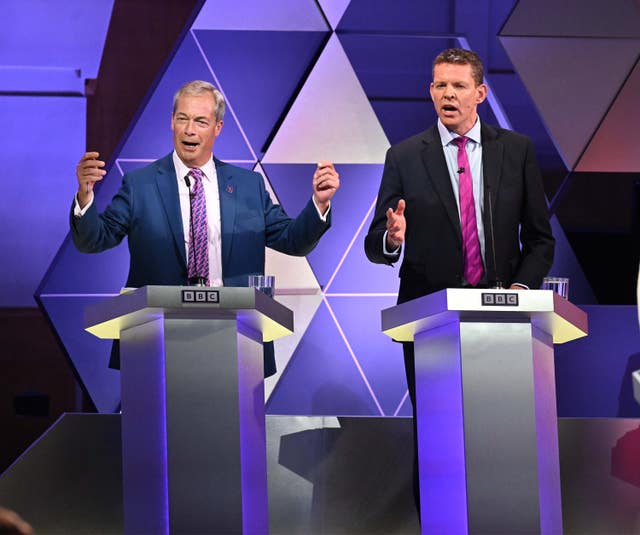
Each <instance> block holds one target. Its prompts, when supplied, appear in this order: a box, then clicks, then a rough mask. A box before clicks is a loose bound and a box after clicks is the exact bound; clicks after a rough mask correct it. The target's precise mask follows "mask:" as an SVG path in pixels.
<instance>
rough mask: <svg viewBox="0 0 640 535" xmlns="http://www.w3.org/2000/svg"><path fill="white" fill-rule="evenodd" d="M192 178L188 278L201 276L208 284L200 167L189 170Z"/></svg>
mask: <svg viewBox="0 0 640 535" xmlns="http://www.w3.org/2000/svg"><path fill="white" fill-rule="evenodd" d="M189 175H191V177H192V178H193V186H192V189H191V195H190V199H191V226H190V229H189V238H190V239H189V264H188V265H189V273H188V275H189V279H191V278H193V277H202V278H203V279H205V280H206V285H207V286H209V239H208V233H207V200H206V199H205V196H204V188H203V186H202V180H203V179H204V174H203V173H202V171H201V170H200V169H198V168H197V167H196V168H193V169H191V170H190V171H189Z"/></svg>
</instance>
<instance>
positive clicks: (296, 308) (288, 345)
mask: <svg viewBox="0 0 640 535" xmlns="http://www.w3.org/2000/svg"><path fill="white" fill-rule="evenodd" d="M277 283H278V281H277V280H276V284H277ZM275 299H276V301H278V302H279V303H282V304H283V305H284V306H286V307H287V308H289V309H291V310H292V311H293V318H294V332H293V334H291V335H289V336H283V337H282V338H278V339H277V340H276V341H275V342H274V352H275V357H276V370H277V372H276V374H275V375H272V376H271V377H267V378H266V379H265V380H264V390H265V399H266V400H268V399H269V397H270V396H271V393H272V392H273V389H274V388H275V386H276V384H277V383H278V381H280V378H281V377H282V376H283V374H284V371H285V370H286V369H287V366H288V365H289V361H290V360H291V357H292V356H293V354H294V352H295V350H296V348H297V347H298V344H299V343H300V340H302V337H303V336H304V334H305V333H306V332H307V328H308V327H309V324H310V323H311V320H312V319H313V316H314V315H315V313H316V310H318V307H319V306H320V303H322V299H323V298H322V294H321V293H320V292H318V293H317V294H315V295H300V294H289V295H282V294H278V293H277V289H276V297H275Z"/></svg>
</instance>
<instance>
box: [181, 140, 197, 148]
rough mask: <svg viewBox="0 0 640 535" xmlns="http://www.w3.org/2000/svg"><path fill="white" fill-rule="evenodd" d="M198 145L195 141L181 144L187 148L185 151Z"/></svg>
mask: <svg viewBox="0 0 640 535" xmlns="http://www.w3.org/2000/svg"><path fill="white" fill-rule="evenodd" d="M198 145H199V143H196V142H195V141H183V142H182V146H183V147H185V148H187V149H195V148H196V147H197V146H198Z"/></svg>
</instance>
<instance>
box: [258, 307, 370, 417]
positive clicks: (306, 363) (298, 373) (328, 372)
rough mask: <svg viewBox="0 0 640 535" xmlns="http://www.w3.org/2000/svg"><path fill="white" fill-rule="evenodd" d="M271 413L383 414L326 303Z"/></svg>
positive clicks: (291, 364)
mask: <svg viewBox="0 0 640 535" xmlns="http://www.w3.org/2000/svg"><path fill="white" fill-rule="evenodd" d="M267 413H268V414H289V415H305V416H321V415H335V416H380V410H379V409H378V407H377V405H376V402H375V400H374V398H373V397H372V396H371V393H370V392H369V390H368V388H367V384H366V382H365V381H364V379H363V377H362V375H361V374H360V371H359V370H358V367H357V365H356V363H355V361H354V360H353V358H352V357H351V354H350V353H349V350H348V348H347V346H346V344H345V343H344V340H343V338H342V336H341V335H340V332H339V331H338V329H337V327H336V324H335V322H334V320H333V318H332V317H331V314H330V313H329V310H328V308H327V306H326V304H325V303H323V304H321V305H320V308H319V309H318V311H317V313H316V315H315V316H314V318H313V321H312V322H311V324H310V325H309V328H308V329H307V332H306V333H305V335H304V337H303V338H302V340H301V342H300V344H299V345H298V347H297V349H296V351H295V353H294V355H293V357H292V359H291V361H290V362H289V365H288V367H287V369H286V370H285V371H284V373H283V375H282V377H281V378H280V381H279V382H278V384H277V386H276V388H275V389H274V391H273V392H272V394H271V397H270V398H269V401H268V403H267Z"/></svg>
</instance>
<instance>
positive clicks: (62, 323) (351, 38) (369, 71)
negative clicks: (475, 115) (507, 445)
mask: <svg viewBox="0 0 640 535" xmlns="http://www.w3.org/2000/svg"><path fill="white" fill-rule="evenodd" d="M505 2H507V3H509V2H510V0H505ZM481 4H482V6H485V7H486V6H487V5H488V4H489V0H482V2H481ZM501 5H502V4H501ZM465 6H466V7H465ZM322 8H324V9H326V12H325V13H323V12H322V11H321V9H322ZM478 10H480V7H479V6H477V5H475V4H474V6H473V9H472V8H471V7H469V6H467V5H466V4H465V2H450V1H449V0H437V1H434V2H415V1H413V0H399V1H398V2H390V1H388V0H384V1H383V0H351V1H350V2H348V1H346V0H318V2H315V1H313V0H274V1H273V2H264V1H262V0H242V1H239V2H238V1H231V0H217V1H214V0H210V1H208V2H205V3H204V5H203V7H202V9H201V11H200V13H199V15H198V16H197V18H196V22H195V23H194V24H193V26H192V27H191V28H190V31H189V32H187V33H186V34H185V37H184V39H183V41H182V43H178V45H177V48H176V53H175V55H173V56H172V59H171V61H170V62H169V64H168V65H167V67H166V70H165V72H163V73H159V76H158V83H157V85H156V87H154V88H153V90H152V91H151V92H150V95H149V98H148V100H147V101H146V102H145V103H143V104H141V107H140V111H139V114H138V115H137V116H136V119H135V121H134V124H132V125H131V126H130V129H129V134H128V136H127V137H126V138H125V139H124V140H123V143H122V145H121V150H120V151H119V153H118V154H116V155H114V161H115V162H116V164H115V165H114V166H113V167H112V168H111V169H109V170H108V171H109V172H108V175H107V176H106V177H105V179H104V180H103V181H102V183H101V184H100V186H99V187H97V188H96V203H97V205H98V207H100V208H101V207H103V206H105V205H106V204H107V203H108V202H109V200H110V199H111V197H112V196H113V194H114V193H115V191H116V190H117V188H118V187H119V184H120V180H121V177H122V174H123V173H124V172H126V171H128V170H130V169H133V168H135V167H138V166H140V165H143V164H145V163H147V162H148V161H152V160H154V159H156V158H158V157H161V156H163V155H165V154H167V153H168V152H169V151H170V150H171V147H172V137H171V131H170V117H171V105H172V98H173V94H174V92H175V90H176V89H177V88H178V87H179V86H180V85H182V84H183V83H185V82H186V81H189V80H194V79H204V80H209V81H211V82H213V83H214V84H215V85H217V86H218V87H219V89H220V90H221V91H222V92H223V94H225V96H226V98H227V102H228V111H227V114H226V115H225V118H224V120H225V126H224V128H223V129H222V133H221V135H220V137H219V138H218V139H217V140H216V142H215V147H214V153H215V155H216V157H218V158H220V159H221V160H225V161H229V162H231V163H237V164H238V165H242V166H243V167H245V168H250V169H256V170H257V171H258V172H260V173H261V174H262V176H263V177H264V179H265V182H266V183H267V185H268V189H269V191H270V193H271V194H272V196H273V197H274V198H276V199H277V200H278V202H280V203H281V204H282V206H283V208H284V209H285V210H286V211H287V213H289V214H290V215H292V216H295V215H297V214H298V213H299V211H300V210H301V209H302V207H303V206H304V205H305V204H306V203H307V202H308V201H309V199H310V197H311V194H312V188H311V178H312V175H313V173H314V171H315V168H316V163H317V162H318V161H320V160H330V161H333V162H334V163H335V164H336V168H337V170H338V172H339V173H340V176H341V187H340V190H339V191H338V192H337V193H336V195H335V196H334V198H333V199H332V201H331V211H332V227H331V229H329V231H328V232H327V233H326V234H325V235H324V236H323V237H322V239H321V240H320V242H319V244H318V246H317V247H316V249H315V250H314V251H312V252H311V253H310V254H309V255H308V256H307V257H303V258H290V257H285V256H282V255H278V254H277V253H273V252H271V251H269V252H268V253H267V264H266V269H267V273H268V274H275V275H276V277H277V278H276V298H277V299H278V300H280V301H281V302H283V303H284V304H285V305H286V306H289V307H290V308H291V309H293V311H294V314H295V333H294V335H293V336H291V337H288V338H286V339H283V340H279V341H278V342H277V343H276V344H275V347H276V359H277V363H278V370H279V372H278V374H277V375H275V376H273V377H271V378H269V379H268V380H267V382H266V393H267V400H268V401H267V406H268V410H269V412H271V413H274V414H275V413H281V414H282V413H284V414H305V415H338V414H339V415H367V416H370V415H386V416H394V415H410V414H411V407H410V404H409V402H408V398H407V389H406V386H407V385H406V379H405V376H404V366H403V361H402V348H401V346H400V345H399V344H397V343H394V342H392V341H391V340H390V339H389V338H388V337H386V336H385V335H382V334H381V333H380V310H381V309H383V308H387V307H390V306H392V305H393V304H394V303H395V301H396V298H397V288H398V282H399V281H398V264H396V266H394V267H389V266H383V265H375V264H372V263H370V262H369V261H368V259H367V258H366V256H365V254H364V250H363V239H364V235H365V233H366V232H367V229H368V226H369V223H370V220H371V217H372V210H373V207H374V204H375V200H376V195H377V192H378V187H379V184H380V178H381V175H382V164H383V162H384V158H385V154H386V151H387V149H388V147H389V138H391V137H393V139H394V140H397V139H398V138H399V137H400V136H402V137H407V136H409V135H412V134H414V133H416V132H417V131H418V130H423V129H424V128H426V127H427V126H428V125H429V124H430V123H431V122H432V121H433V119H434V114H433V107H432V106H431V104H430V103H429V102H428V100H429V99H428V84H429V81H430V77H431V76H430V70H431V65H430V61H431V58H432V57H433V55H434V54H435V53H436V52H437V51H439V50H440V49H442V48H444V47H446V46H455V45H458V44H464V43H466V42H467V41H465V39H464V37H462V36H461V35H460V34H452V31H453V28H452V26H453V25H455V26H456V28H457V27H458V26H459V27H464V25H465V24H471V23H473V22H474V18H473V17H472V16H470V15H469V13H477V12H478ZM325 17H326V18H325ZM465 17H467V18H466V19H465V20H462V19H464V18H465ZM327 19H329V23H330V24H331V25H332V26H333V27H335V25H336V24H337V25H338V27H339V28H338V30H337V32H331V28H329V27H328V25H327ZM454 19H455V20H454ZM338 21H339V22H338ZM330 32H331V33H330ZM358 32H359V33H358ZM363 32H364V33H367V34H368V35H363ZM376 32H377V33H376ZM385 32H387V33H394V32H395V35H383V34H385ZM408 32H414V33H418V34H419V33H421V34H422V35H418V36H417V37H416V36H408V35H406V34H407V33H408ZM474 35H475V34H474ZM491 40H492V41H495V36H491ZM602 42H605V43H607V42H608V41H607V40H602ZM589 44H590V43H585V46H583V47H581V50H582V51H583V52H584V51H585V50H587V51H589V53H590V54H592V55H593V56H594V57H596V58H598V59H602V55H598V50H592V49H589V48H587V47H588V46H589ZM560 45H561V44H559V46H560ZM524 48H525V47H523V46H520V45H514V49H515V50H516V53H518V50H523V51H524ZM559 49H560V52H558V53H557V54H556V55H557V56H558V55H559V56H558V57H561V58H564V59H567V60H568V58H570V57H571V54H569V51H573V50H574V49H573V48H571V47H569V48H562V46H560V48H559ZM608 50H609V51H611V50H613V52H614V56H615V57H614V58H613V59H612V61H611V62H609V63H608V64H607V66H605V67H603V68H604V69H608V70H602V69H601V70H600V71H598V73H599V74H600V73H604V76H605V77H606V78H607V79H608V80H610V81H611V83H610V84H609V85H608V86H606V89H607V90H606V91H605V92H604V93H602V91H601V90H602V87H598V89H597V91H596V90H594V94H595V93H597V95H596V96H598V97H599V98H600V100H597V99H596V101H595V104H594V102H589V105H590V106H591V107H590V108H589V110H588V112H587V113H588V114H589V113H591V114H592V115H590V116H589V118H587V119H588V120H587V119H584V120H585V122H586V123H587V124H586V126H585V127H584V128H583V130H587V129H588V128H587V126H588V127H591V126H592V125H593V124H598V122H599V121H600V119H601V118H602V116H603V115H604V112H606V110H607V109H608V107H609V104H610V103H611V101H612V100H613V98H614V97H615V95H616V93H617V91H618V89H619V87H620V85H621V84H622V81H623V80H624V79H625V77H626V75H627V74H628V71H629V69H630V66H631V65H632V64H633V63H631V64H630V63H629V62H628V61H627V60H628V59H629V58H630V57H631V55H632V54H631V53H630V52H629V50H628V48H625V47H624V46H623V47H622V48H616V47H615V46H614V47H613V48H610V49H608ZM563 54H564V55H563ZM616 58H617V59H616ZM547 59H548V58H547ZM531 61H532V62H533V63H534V64H535V65H538V64H541V63H542V60H540V59H539V58H534V59H533V60H531ZM579 64H580V65H583V64H582V63H579ZM624 67H626V68H627V71H626V73H625V72H624ZM526 68H527V67H525V70H526ZM558 69H559V67H558V66H556V70H557V71H558V72H557V74H559V70H558ZM534 70H535V69H534ZM551 72H556V71H553V69H552V70H551ZM503 74H504V73H503ZM534 74H535V75H536V76H539V73H535V72H534V73H532V76H533V75H534ZM589 74H590V76H591V78H590V80H591V81H593V80H592V79H593V71H590V73H589ZM598 77H600V76H598ZM534 78H535V76H534ZM563 80H570V83H572V84H573V83H575V82H576V80H577V81H578V82H580V84H581V82H582V80H583V79H582V78H571V79H568V78H566V77H565V78H564V79H563ZM584 85H585V84H581V85H579V89H580V91H578V90H576V91H573V92H572V93H571V94H570V96H571V97H573V98H575V99H578V100H579V99H580V98H581V95H582V94H590V93H589V91H590V88H589V87H586V86H585V87H583V86H584ZM556 89H561V90H563V91H562V92H561V94H564V93H567V92H568V91H567V90H566V88H564V87H562V86H558V87H556ZM576 95H577V96H576ZM602 95H604V96H602ZM594 99H595V96H594ZM514 100H515V98H514ZM592 100H593V99H592ZM570 105H571V103H569V104H568V106H570ZM482 108H483V111H481V112H480V113H481V117H483V119H485V118H486V119H487V120H488V121H489V122H495V118H496V117H497V116H499V115H500V113H498V112H499V111H500V110H499V108H500V106H499V105H498V106H497V107H496V108H495V109H494V104H492V103H491V102H489V106H483V107H482ZM501 117H503V119H504V118H506V114H504V115H502V116H501ZM565 122H568V121H565ZM507 123H508V120H507ZM500 124H501V125H504V124H506V123H505V121H504V120H501V121H500ZM547 124H549V123H547ZM576 124H577V126H578V127H580V121H577V123H576ZM407 130H408V131H407ZM560 137H562V136H560ZM587 139H589V138H588V137H587ZM583 148H584V147H583V146H580V147H579V150H578V149H574V152H577V153H580V152H581V151H582V149H583ZM69 204H70V199H69ZM556 227H557V228H556ZM558 229H559V225H557V221H555V220H554V233H555V234H556V237H557V238H558V243H559V247H558V255H560V256H558V255H557V256H556V263H554V268H557V269H558V270H559V272H558V274H559V275H568V276H570V277H571V278H572V288H571V291H572V295H575V294H574V291H576V290H578V289H579V286H580V285H579V284H577V282H579V280H580V279H579V278H577V277H578V276H577V275H575V274H574V273H575V272H574V269H577V270H578V271H579V265H578V264H577V262H575V259H574V258H573V253H572V251H571V249H570V247H568V244H567V243H566V240H564V239H563V238H564V235H563V234H562V232H561V229H560V230H558ZM567 257H568V258H569V260H570V261H569V262H566V261H565V262H564V263H563V262H562V260H563V259H564V260H566V258H567ZM127 265H128V251H127V248H126V244H122V245H120V246H119V247H117V248H115V249H113V250H111V251H108V252H104V253H101V254H99V255H84V254H80V253H78V252H77V251H76V250H75V248H74V247H73V245H72V244H71V242H70V240H69V239H68V238H67V239H66V240H64V241H63V243H62V245H61V247H60V249H59V251H58V255H57V257H56V260H55V261H54V262H53V263H52V266H51V268H50V271H49V273H48V274H47V276H46V277H45V280H44V281H43V283H42V285H41V301H42V303H43V307H44V308H45V310H46V311H47V313H48V314H49V315H50V318H51V321H52V322H53V324H54V326H55V327H56V329H57V330H58V332H59V337H60V339H61V340H62V341H63V344H64V345H65V348H66V349H67V352H68V353H69V355H70V357H71V359H72V361H73V363H74V367H75V368H76V371H77V372H78V375H79V376H80V378H81V380H82V381H83V384H84V385H85V387H86V388H87V390H88V391H89V394H90V395H91V397H92V399H93V400H94V403H95V404H96V406H97V407H98V410H100V411H112V410H115V407H116V406H117V403H116V402H117V400H118V399H119V387H118V384H117V381H116V380H114V377H117V373H116V372H113V371H111V370H109V369H108V368H107V367H106V364H105V363H106V359H107V357H108V353H107V346H108V345H109V344H108V343H106V344H105V343H104V342H103V341H101V340H97V339H94V338H92V337H91V336H90V335H88V334H87V333H85V332H84V331H83V329H82V314H81V310H82V309H83V308H84V305H85V303H84V301H83V300H86V302H89V301H93V300H97V299H100V298H102V297H103V296H105V295H107V294H113V293H115V292H118V291H119V289H120V286H121V285H122V284H123V282H124V279H125V276H126V272H127ZM587 286H588V285H587ZM91 359H93V360H91ZM89 364H91V365H92V367H91V366H89Z"/></svg>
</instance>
